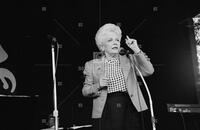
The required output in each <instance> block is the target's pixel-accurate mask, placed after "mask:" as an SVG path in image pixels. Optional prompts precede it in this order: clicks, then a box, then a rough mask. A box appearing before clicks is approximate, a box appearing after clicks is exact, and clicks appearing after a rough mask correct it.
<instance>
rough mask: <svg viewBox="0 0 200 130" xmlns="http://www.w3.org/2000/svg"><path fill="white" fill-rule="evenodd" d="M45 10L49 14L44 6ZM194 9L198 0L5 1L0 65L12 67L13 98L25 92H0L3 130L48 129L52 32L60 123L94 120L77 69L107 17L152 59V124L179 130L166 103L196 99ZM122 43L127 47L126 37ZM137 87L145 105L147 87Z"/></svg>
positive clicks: (160, 128)
mask: <svg viewBox="0 0 200 130" xmlns="http://www.w3.org/2000/svg"><path fill="white" fill-rule="evenodd" d="M43 7H46V11H42V9H43ZM198 13H200V9H199V7H198V2H197V1H194V0H190V1H187V2H185V1H181V0H165V1H161V0H157V1H156V0H148V1H147V0H134V1H133V0H108V1H106V0H96V1H94V0H84V1H80V0H67V1H66V0H59V1H56V0H51V1H48V0H40V1H38V0H28V1H27V0H18V1H17V0H8V1H6V2H2V3H1V5H0V16H1V20H0V33H1V35H0V42H1V45H2V46H3V48H4V49H5V50H6V52H7V53H8V55H9V58H8V59H7V60H6V61H5V62H3V63H1V65H0V67H2V68H7V69H9V70H10V71H12V72H13V73H14V75H15V77H16V80H17V89H16V91H15V93H14V94H13V95H28V96H30V97H29V98H7V97H6V98H5V97H4V98H2V97H1V99H0V100H1V111H0V112H1V115H3V117H2V118H1V120H2V121H1V122H0V124H1V126H2V130H10V129H21V130H22V129H24V130H29V129H30V130H35V129H39V128H45V127H47V126H46V122H47V121H48V116H49V115H50V114H52V112H53V96H52V91H53V84H52V66H51V43H50V41H49V40H48V38H47V37H46V36H47V35H48V34H49V35H52V36H54V37H56V39H57V41H58V42H59V44H60V51H59V55H58V65H57V73H56V76H57V82H58V83H57V88H58V109H59V118H60V120H59V123H60V125H61V126H63V127H65V128H68V127H70V126H72V125H73V124H75V125H87V124H91V120H90V116H91V115H90V114H91V99H88V98H85V97H83V96H82V95H81V88H82V84H83V81H84V78H83V75H82V69H83V66H84V63H85V62H86V61H88V60H90V59H92V57H93V52H95V51H98V49H97V47H96V45H95V41H94V36H95V33H96V31H97V29H98V28H99V27H100V26H101V25H103V24H105V23H108V22H111V23H115V24H118V25H120V27H121V29H122V31H123V34H122V35H123V38H122V39H124V37H125V36H126V35H129V36H130V37H132V38H135V39H137V40H138V43H139V44H140V45H141V46H142V50H143V51H144V52H146V54H147V55H148V56H149V57H150V58H151V62H152V63H153V65H154V68H155V73H154V74H153V75H152V76H150V77H147V78H145V79H146V82H147V84H148V87H149V89H150V91H151V94H152V99H153V103H154V113H155V116H156V118H157V119H158V123H157V129H158V130H169V129H170V130H181V129H183V122H182V118H181V115H180V114H175V113H168V112H167V106H166V104H168V103H174V104H175V103H176V104H180V103H182V104H197V103H198V99H197V96H196V89H195V69H194V64H193V58H194V57H193V56H192V51H191V50H193V49H192V48H193V46H191V44H192V43H191V37H190V36H191V35H192V33H191V32H192V28H191V27H190V26H189V25H190V22H189V21H190V20H191V17H194V16H195V15H197V14H198ZM122 46H123V47H125V48H126V46H125V45H124V40H122ZM56 52H57V51H56ZM142 89H143V92H144V94H145V97H146V101H147V102H148V98H147V94H146V92H145V90H144V86H142ZM1 93H3V94H5V93H6V94H7V93H8V92H5V91H2V92H1ZM149 116H150V114H149V111H147V112H145V113H144V117H146V118H145V127H146V129H148V130H149V129H151V128H149V127H150V124H149V123H146V122H149ZM191 116H192V119H193V118H194V116H193V115H191ZM195 116H197V117H198V118H199V116H198V115H195ZM185 120H186V122H187V120H188V121H190V123H186V124H188V126H187V129H188V130H192V129H194V130H196V129H197V127H195V125H196V121H195V123H194V122H192V121H191V118H190V115H185ZM191 122H192V123H191ZM193 123H194V125H193ZM191 124H192V125H191ZM198 128H199V127H198Z"/></svg>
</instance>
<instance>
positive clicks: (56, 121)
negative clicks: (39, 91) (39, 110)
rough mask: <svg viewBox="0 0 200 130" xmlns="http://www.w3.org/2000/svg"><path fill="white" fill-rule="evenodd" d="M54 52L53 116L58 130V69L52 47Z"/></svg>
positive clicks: (53, 54)
mask: <svg viewBox="0 0 200 130" xmlns="http://www.w3.org/2000/svg"><path fill="white" fill-rule="evenodd" d="M51 51H52V69H53V90H54V91H53V94H54V95H53V97H54V112H53V116H54V117H55V120H54V121H55V127H54V129H55V130H58V109H57V88H56V68H55V51H54V45H52V46H51Z"/></svg>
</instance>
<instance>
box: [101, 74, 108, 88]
mask: <svg viewBox="0 0 200 130" xmlns="http://www.w3.org/2000/svg"><path fill="white" fill-rule="evenodd" d="M108 82H109V79H108V78H107V77H106V76H103V77H100V81H99V83H100V86H99V87H100V88H99V89H102V88H104V87H106V86H108Z"/></svg>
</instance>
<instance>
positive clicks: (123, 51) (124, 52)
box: [119, 47, 128, 55]
mask: <svg viewBox="0 0 200 130" xmlns="http://www.w3.org/2000/svg"><path fill="white" fill-rule="evenodd" d="M119 54H120V55H126V54H128V50H126V49H124V48H123V47H120V50H119Z"/></svg>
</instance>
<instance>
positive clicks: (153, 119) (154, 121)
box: [129, 55, 157, 130]
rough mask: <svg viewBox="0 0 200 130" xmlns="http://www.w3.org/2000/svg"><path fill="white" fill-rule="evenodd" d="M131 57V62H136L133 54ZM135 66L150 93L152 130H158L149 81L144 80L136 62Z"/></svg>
mask: <svg viewBox="0 0 200 130" xmlns="http://www.w3.org/2000/svg"><path fill="white" fill-rule="evenodd" d="M129 57H130V59H131V62H133V63H134V59H133V57H132V56H130V55H129ZM134 67H135V68H136V70H137V71H138V73H139V75H140V77H141V79H142V81H143V83H144V86H145V89H146V91H147V94H148V97H149V104H150V112H151V125H152V130H156V122H157V121H156V119H155V116H154V111H153V101H152V98H151V94H150V91H149V89H148V86H147V83H146V81H145V80H144V77H143V76H142V73H141V72H140V70H139V69H138V67H137V66H136V65H135V64H134Z"/></svg>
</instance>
